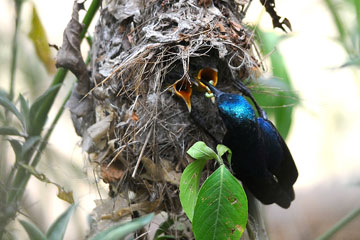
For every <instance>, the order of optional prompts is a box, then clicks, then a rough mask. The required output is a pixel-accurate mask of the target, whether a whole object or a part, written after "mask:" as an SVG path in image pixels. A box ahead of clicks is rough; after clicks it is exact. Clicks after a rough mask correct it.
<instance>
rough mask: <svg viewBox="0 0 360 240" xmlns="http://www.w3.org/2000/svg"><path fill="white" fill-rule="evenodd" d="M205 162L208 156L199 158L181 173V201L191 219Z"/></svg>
mask: <svg viewBox="0 0 360 240" xmlns="http://www.w3.org/2000/svg"><path fill="white" fill-rule="evenodd" d="M205 164H206V158H201V159H197V160H195V161H194V162H192V163H191V164H190V165H189V166H187V167H186V168H185V170H184V172H183V173H182V175H181V179H180V202H181V206H182V207H183V209H184V212H185V213H186V215H187V216H188V218H189V219H190V221H192V220H193V216H194V209H195V204H196V199H197V195H198V193H199V184H200V177H201V172H202V170H203V168H204V166H205Z"/></svg>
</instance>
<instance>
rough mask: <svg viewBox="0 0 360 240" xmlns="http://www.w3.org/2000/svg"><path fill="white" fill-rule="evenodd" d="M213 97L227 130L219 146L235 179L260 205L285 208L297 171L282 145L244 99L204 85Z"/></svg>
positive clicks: (278, 138) (289, 200) (291, 195)
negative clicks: (226, 154) (226, 149)
mask: <svg viewBox="0 0 360 240" xmlns="http://www.w3.org/2000/svg"><path fill="white" fill-rule="evenodd" d="M206 85H207V86H208V87H209V88H210V89H211V91H212V92H213V93H214V94H215V97H216V102H217V106H218V109H219V112H220V115H221V118H222V119H223V121H224V123H225V126H226V128H227V133H226V135H225V137H224V139H223V144H224V145H226V146H228V147H229V148H230V149H231V150H232V153H233V157H232V161H231V168H232V170H233V172H234V175H235V177H237V178H238V179H239V180H241V181H242V182H243V184H244V185H245V186H246V187H247V188H248V189H249V190H250V191H251V192H252V193H253V194H254V196H255V197H256V198H257V199H259V200H260V201H261V202H262V203H264V204H271V203H276V204H278V205H279V206H281V207H283V208H288V207H289V206H290V203H291V201H292V200H294V198H295V194H294V190H293V184H294V183H295V181H296V179H297V176H298V172H297V169H296V166H295V163H294V161H293V158H292V156H291V154H290V151H289V149H288V147H287V146H286V143H285V142H284V140H283V139H282V137H281V136H280V134H279V133H278V131H277V130H276V128H275V126H274V125H273V124H272V123H271V122H270V121H269V120H267V119H265V118H262V117H256V115H255V112H254V110H253V108H252V107H251V105H250V104H249V103H248V102H247V101H246V99H245V98H244V97H243V96H241V95H237V94H230V93H224V92H221V91H219V90H217V89H216V88H214V87H213V86H211V85H210V84H206Z"/></svg>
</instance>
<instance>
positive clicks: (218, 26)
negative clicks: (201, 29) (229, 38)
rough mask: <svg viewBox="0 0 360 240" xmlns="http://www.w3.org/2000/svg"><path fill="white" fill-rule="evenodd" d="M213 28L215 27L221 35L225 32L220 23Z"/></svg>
mask: <svg viewBox="0 0 360 240" xmlns="http://www.w3.org/2000/svg"><path fill="white" fill-rule="evenodd" d="M215 27H217V28H218V29H219V31H220V32H221V33H224V32H226V29H225V27H224V25H223V24H222V23H220V22H219V23H217V24H216V25H215Z"/></svg>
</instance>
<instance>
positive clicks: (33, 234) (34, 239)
mask: <svg viewBox="0 0 360 240" xmlns="http://www.w3.org/2000/svg"><path fill="white" fill-rule="evenodd" d="M19 222H20V224H21V225H22V226H23V227H24V228H25V230H26V232H27V234H28V236H29V238H30V240H47V239H46V236H45V234H44V233H43V232H41V230H40V229H39V228H38V227H37V226H35V225H34V224H33V223H31V222H27V221H24V220H19Z"/></svg>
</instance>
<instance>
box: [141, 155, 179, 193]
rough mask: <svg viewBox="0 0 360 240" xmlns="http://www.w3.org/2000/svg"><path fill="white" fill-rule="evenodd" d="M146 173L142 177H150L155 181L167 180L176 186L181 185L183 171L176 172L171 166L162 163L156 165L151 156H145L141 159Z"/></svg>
mask: <svg viewBox="0 0 360 240" xmlns="http://www.w3.org/2000/svg"><path fill="white" fill-rule="evenodd" d="M141 162H142V163H143V165H144V167H145V170H146V173H144V174H142V175H141V177H143V178H146V179H149V180H151V181H154V182H159V181H165V182H168V183H171V184H173V185H175V186H179V185H180V178H181V173H178V172H176V171H175V170H173V169H172V168H171V167H170V166H167V167H166V168H164V166H162V165H156V164H155V163H154V162H153V161H152V160H151V159H150V158H146V157H143V158H142V159H141Z"/></svg>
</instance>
